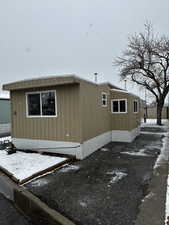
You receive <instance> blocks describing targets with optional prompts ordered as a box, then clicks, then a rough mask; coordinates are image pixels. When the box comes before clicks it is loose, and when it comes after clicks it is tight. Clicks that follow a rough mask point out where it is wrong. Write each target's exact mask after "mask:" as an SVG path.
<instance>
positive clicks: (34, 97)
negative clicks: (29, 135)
mask: <svg viewBox="0 0 169 225" xmlns="http://www.w3.org/2000/svg"><path fill="white" fill-rule="evenodd" d="M27 100H28V115H29V116H39V115H40V94H28V95H27Z"/></svg>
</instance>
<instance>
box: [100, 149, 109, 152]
mask: <svg viewBox="0 0 169 225" xmlns="http://www.w3.org/2000/svg"><path fill="white" fill-rule="evenodd" d="M101 151H102V152H107V151H109V149H108V148H101Z"/></svg>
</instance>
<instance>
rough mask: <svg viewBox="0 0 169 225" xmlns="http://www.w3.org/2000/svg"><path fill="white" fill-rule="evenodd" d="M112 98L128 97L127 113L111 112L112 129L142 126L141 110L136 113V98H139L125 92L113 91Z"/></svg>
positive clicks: (130, 128)
mask: <svg viewBox="0 0 169 225" xmlns="http://www.w3.org/2000/svg"><path fill="white" fill-rule="evenodd" d="M111 99H112V100H113V99H127V113H112V114H111V128H112V130H129V131H131V130H133V129H135V128H137V127H138V126H140V117H141V112H140V110H139V112H138V113H134V111H133V110H134V106H133V104H134V100H137V101H138V108H139V105H140V104H139V98H138V97H135V96H132V95H130V94H128V93H125V92H118V91H112V92H111Z"/></svg>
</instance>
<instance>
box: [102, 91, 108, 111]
mask: <svg viewBox="0 0 169 225" xmlns="http://www.w3.org/2000/svg"><path fill="white" fill-rule="evenodd" d="M101 95H102V107H107V105H108V94H107V93H106V92H102V93H101ZM103 95H105V96H106V98H105V99H104V98H103ZM103 100H104V101H106V105H103Z"/></svg>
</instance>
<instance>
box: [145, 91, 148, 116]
mask: <svg viewBox="0 0 169 225" xmlns="http://www.w3.org/2000/svg"><path fill="white" fill-rule="evenodd" d="M145 104H146V118H147V117H148V113H147V90H146V88H145Z"/></svg>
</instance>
